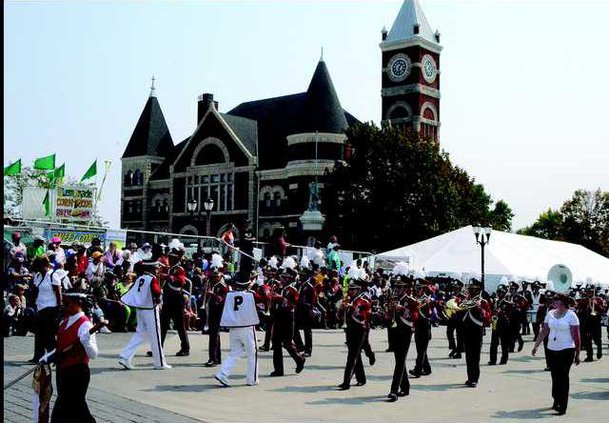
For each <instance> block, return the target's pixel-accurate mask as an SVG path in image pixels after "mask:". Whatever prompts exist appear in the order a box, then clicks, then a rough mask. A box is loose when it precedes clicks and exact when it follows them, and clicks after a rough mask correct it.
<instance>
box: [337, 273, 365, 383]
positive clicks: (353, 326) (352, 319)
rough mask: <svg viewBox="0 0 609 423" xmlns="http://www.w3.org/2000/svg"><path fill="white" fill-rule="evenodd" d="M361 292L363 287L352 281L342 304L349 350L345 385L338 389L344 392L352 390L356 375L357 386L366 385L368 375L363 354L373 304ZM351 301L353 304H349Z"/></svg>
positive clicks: (344, 378) (344, 379)
mask: <svg viewBox="0 0 609 423" xmlns="http://www.w3.org/2000/svg"><path fill="white" fill-rule="evenodd" d="M361 290H362V289H361V286H360V285H358V284H357V283H355V281H352V282H351V283H350V284H349V286H348V290H347V297H345V299H344V300H343V303H342V304H341V310H345V320H346V323H347V349H348V353H347V363H346V365H345V373H344V377H343V383H341V384H340V385H338V389H340V390H342V391H344V390H347V389H350V388H351V378H352V377H353V375H354V374H355V378H356V380H357V386H363V385H365V384H366V373H365V372H364V365H363V364H362V358H361V353H362V348H363V347H364V343H365V342H366V340H367V339H368V332H369V331H370V310H371V303H370V300H368V299H367V298H366V297H365V296H364V295H362V294H363V293H362V292H361ZM349 299H350V300H351V302H349ZM339 312H340V310H339Z"/></svg>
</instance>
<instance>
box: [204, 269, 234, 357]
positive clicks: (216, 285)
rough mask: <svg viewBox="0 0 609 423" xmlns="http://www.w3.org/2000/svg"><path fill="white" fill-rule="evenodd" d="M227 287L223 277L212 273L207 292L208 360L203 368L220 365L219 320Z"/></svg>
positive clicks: (218, 273)
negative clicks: (210, 284)
mask: <svg viewBox="0 0 609 423" xmlns="http://www.w3.org/2000/svg"><path fill="white" fill-rule="evenodd" d="M228 291H229V289H228V285H226V282H225V281H224V275H223V274H222V273H220V272H218V271H214V273H212V286H211V287H210V288H209V290H208V291H207V298H208V300H207V308H208V309H209V311H208V317H209V322H208V323H207V326H208V327H209V331H208V335H209V345H208V349H209V360H207V363H205V364H204V366H205V367H215V366H217V365H219V364H221V363H222V353H221V349H220V319H221V318H222V310H223V309H224V301H225V299H226V294H228Z"/></svg>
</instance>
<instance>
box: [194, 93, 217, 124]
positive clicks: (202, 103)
mask: <svg viewBox="0 0 609 423" xmlns="http://www.w3.org/2000/svg"><path fill="white" fill-rule="evenodd" d="M210 107H213V108H214V109H216V110H218V102H217V101H214V95H213V94H210V93H205V94H202V95H200V96H199V105H198V108H197V125H198V124H199V122H201V119H203V116H205V113H207V110H209V108H210Z"/></svg>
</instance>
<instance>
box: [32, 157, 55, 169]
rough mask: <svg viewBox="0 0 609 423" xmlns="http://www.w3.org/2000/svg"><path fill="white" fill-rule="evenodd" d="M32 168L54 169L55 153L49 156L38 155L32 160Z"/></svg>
mask: <svg viewBox="0 0 609 423" xmlns="http://www.w3.org/2000/svg"><path fill="white" fill-rule="evenodd" d="M34 169H37V170H53V169H55V154H51V155H50V156H45V157H40V158H38V159H36V160H34Z"/></svg>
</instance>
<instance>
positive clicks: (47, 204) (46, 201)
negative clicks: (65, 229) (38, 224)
mask: <svg viewBox="0 0 609 423" xmlns="http://www.w3.org/2000/svg"><path fill="white" fill-rule="evenodd" d="M49 193H50V191H48V190H47V195H45V196H44V201H43V202H42V204H44V215H45V216H49V215H50V214H51V197H50V195H49ZM38 198H40V197H38Z"/></svg>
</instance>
